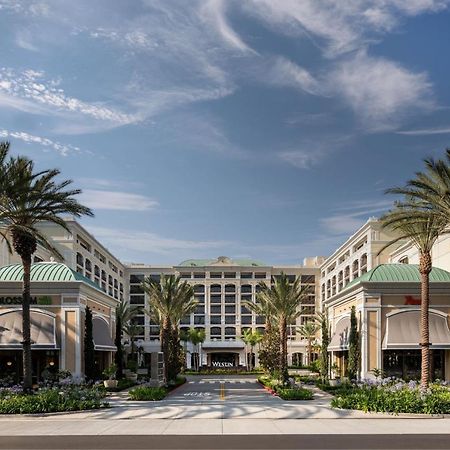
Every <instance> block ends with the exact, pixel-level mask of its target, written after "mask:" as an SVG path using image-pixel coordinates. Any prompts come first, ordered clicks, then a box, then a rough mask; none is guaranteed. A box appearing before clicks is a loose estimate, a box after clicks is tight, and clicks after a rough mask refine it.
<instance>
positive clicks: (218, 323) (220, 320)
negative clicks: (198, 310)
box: [209, 316, 222, 325]
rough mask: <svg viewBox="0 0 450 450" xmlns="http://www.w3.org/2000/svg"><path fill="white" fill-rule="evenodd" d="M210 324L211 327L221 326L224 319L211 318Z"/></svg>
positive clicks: (218, 317) (219, 317)
mask: <svg viewBox="0 0 450 450" xmlns="http://www.w3.org/2000/svg"><path fill="white" fill-rule="evenodd" d="M209 323H210V324H211V325H220V324H221V323H222V317H221V316H211V317H210V318H209Z"/></svg>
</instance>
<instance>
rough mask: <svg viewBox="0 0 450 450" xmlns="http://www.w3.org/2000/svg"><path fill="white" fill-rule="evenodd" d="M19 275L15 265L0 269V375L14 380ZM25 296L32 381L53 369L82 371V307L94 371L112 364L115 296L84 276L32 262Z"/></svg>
mask: <svg viewBox="0 0 450 450" xmlns="http://www.w3.org/2000/svg"><path fill="white" fill-rule="evenodd" d="M22 278H23V270H22V267H21V266H20V265H11V266H5V267H2V268H0V379H2V378H12V379H13V380H14V381H19V380H20V377H21V373H22V350H21V348H22V345H21V342H22V308H21V303H22V298H21V289H22V283H21V281H22ZM31 295H32V307H31V311H30V319H31V340H32V364H33V379H34V381H40V380H42V379H43V378H45V377H46V376H47V375H48V372H50V373H51V372H53V373H56V372H57V371H58V370H69V371H70V372H71V373H72V374H73V375H74V376H77V377H78V376H82V375H83V374H84V342H83V339H84V327H85V311H86V307H89V308H90V309H91V311H92V315H93V323H92V325H93V337H94V346H95V351H96V367H97V372H98V373H101V371H102V370H103V369H104V368H105V367H106V366H107V365H109V364H110V363H111V362H112V360H113V352H114V351H115V346H114V342H113V330H114V314H115V307H116V304H117V300H115V299H114V298H112V297H110V296H109V295H107V294H106V293H104V292H103V291H102V290H101V289H100V288H99V286H97V284H95V283H94V282H92V281H91V280H90V279H88V278H86V277H84V276H82V275H80V274H79V273H77V272H75V271H73V270H71V269H70V268H69V267H67V266H66V265H64V264H60V263H53V262H49V263H37V264H33V266H32V269H31Z"/></svg>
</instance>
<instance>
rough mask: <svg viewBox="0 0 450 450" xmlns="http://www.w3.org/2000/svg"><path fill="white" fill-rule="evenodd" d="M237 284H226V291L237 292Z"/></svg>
mask: <svg viewBox="0 0 450 450" xmlns="http://www.w3.org/2000/svg"><path fill="white" fill-rule="evenodd" d="M235 291H236V286H235V285H234V284H226V285H225V292H235Z"/></svg>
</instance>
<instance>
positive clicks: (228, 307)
mask: <svg viewBox="0 0 450 450" xmlns="http://www.w3.org/2000/svg"><path fill="white" fill-rule="evenodd" d="M225 314H236V306H235V305H225Z"/></svg>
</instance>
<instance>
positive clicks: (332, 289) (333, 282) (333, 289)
mask: <svg viewBox="0 0 450 450" xmlns="http://www.w3.org/2000/svg"><path fill="white" fill-rule="evenodd" d="M331 293H332V295H335V294H336V275H335V276H334V277H333V278H332V279H331Z"/></svg>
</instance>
